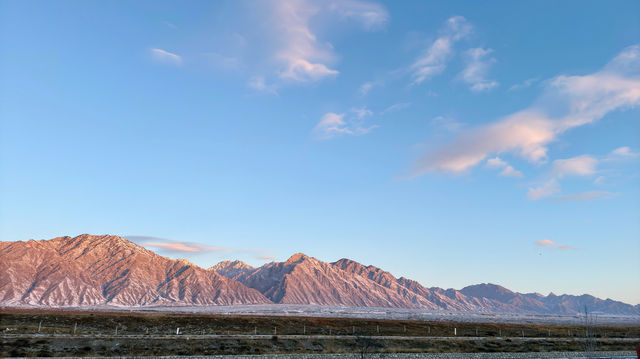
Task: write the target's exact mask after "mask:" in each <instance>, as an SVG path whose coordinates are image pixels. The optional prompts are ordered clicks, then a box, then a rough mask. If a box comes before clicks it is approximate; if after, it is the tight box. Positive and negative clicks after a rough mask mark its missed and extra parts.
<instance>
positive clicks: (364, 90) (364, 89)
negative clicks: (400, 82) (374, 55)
mask: <svg viewBox="0 0 640 359" xmlns="http://www.w3.org/2000/svg"><path fill="white" fill-rule="evenodd" d="M380 84H381V83H380V82H379V81H367V82H365V83H363V84H362V85H360V87H359V88H358V95H360V96H366V95H367V94H368V93H369V91H371V90H372V89H373V88H374V87H376V86H380Z"/></svg>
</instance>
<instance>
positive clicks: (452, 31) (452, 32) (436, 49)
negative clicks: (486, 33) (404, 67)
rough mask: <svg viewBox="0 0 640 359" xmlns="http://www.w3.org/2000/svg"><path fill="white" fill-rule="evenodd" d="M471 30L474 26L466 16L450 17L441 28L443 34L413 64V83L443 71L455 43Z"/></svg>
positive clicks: (420, 81)
mask: <svg viewBox="0 0 640 359" xmlns="http://www.w3.org/2000/svg"><path fill="white" fill-rule="evenodd" d="M471 31H472V26H471V24H469V22H467V19H465V18H464V17H462V16H454V17H451V18H449V19H448V20H447V22H446V24H445V26H444V28H443V29H442V30H441V36H440V37H438V38H437V39H436V40H435V41H434V42H433V43H432V44H431V46H429V48H428V49H426V50H425V51H424V52H423V53H422V55H420V56H419V57H418V58H417V59H416V60H415V61H414V63H413V64H412V65H411V67H410V71H411V72H412V75H411V76H412V78H413V84H420V83H422V82H423V81H425V80H427V79H429V78H431V77H433V76H435V75H437V74H440V73H441V72H443V71H444V69H445V68H446V66H447V65H446V64H447V61H448V60H449V58H450V57H451V54H452V52H453V45H454V44H455V43H456V42H458V41H459V40H461V39H463V38H465V37H466V36H468V35H469V34H470V33H471Z"/></svg>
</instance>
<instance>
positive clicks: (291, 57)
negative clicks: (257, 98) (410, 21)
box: [269, 0, 388, 82]
mask: <svg viewBox="0 0 640 359" xmlns="http://www.w3.org/2000/svg"><path fill="white" fill-rule="evenodd" d="M269 9H270V11H271V24H272V25H273V26H272V27H273V31H274V36H273V37H274V38H276V39H277V40H278V45H277V47H278V50H277V51H276V54H275V59H276V61H278V62H279V63H280V69H279V77H280V78H281V79H283V80H288V81H294V82H314V81H319V80H322V79H324V78H327V77H333V76H336V75H338V74H339V71H338V70H336V69H334V68H332V67H333V66H332V64H333V63H335V59H336V56H335V54H334V51H333V46H332V45H331V44H330V43H328V42H321V41H319V40H318V39H317V36H316V34H315V33H314V32H313V31H312V30H311V26H310V23H311V19H312V18H314V17H315V16H317V15H318V14H320V13H323V12H326V13H335V14H338V15H339V16H341V17H343V18H347V19H354V20H356V21H358V22H360V23H362V24H363V26H364V27H365V28H366V29H368V30H373V29H377V28H379V27H382V26H384V24H385V23H386V22H387V20H388V13H387V12H386V10H385V9H384V7H382V6H381V5H379V4H375V3H369V2H364V1H358V0H346V1H335V2H311V1H308V0H274V1H271V2H270V6H269Z"/></svg>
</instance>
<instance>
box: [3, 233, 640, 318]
mask: <svg viewBox="0 0 640 359" xmlns="http://www.w3.org/2000/svg"><path fill="white" fill-rule="evenodd" d="M238 304H298V305H319V306H346V307H390V308H416V309H425V310H448V311H463V312H490V313H521V314H559V315H574V314H577V313H580V312H581V311H583V310H584V308H585V306H586V307H587V308H588V309H589V311H591V312H597V313H603V314H609V315H633V316H637V315H640V306H632V305H630V304H625V303H622V302H619V301H614V300H611V299H606V300H603V299H599V298H596V297H593V296H591V295H587V294H584V295H581V296H574V295H559V296H558V295H554V294H549V295H548V296H544V295H541V294H538V293H528V294H522V293H517V292H513V291H510V290H508V289H506V288H504V287H501V286H499V285H495V284H478V285H471V286H468V287H465V288H462V289H460V290H456V289H442V288H437V287H431V288H428V287H425V286H423V285H421V284H420V283H418V282H416V281H413V280H410V279H407V278H404V277H400V278H396V277H394V276H393V275H392V274H391V273H389V272H386V271H384V270H382V269H380V268H377V267H374V266H371V265H369V266H365V265H362V264H360V263H358V262H355V261H353V260H350V259H346V258H345V259H341V260H339V261H336V262H332V263H327V262H323V261H320V260H318V259H316V258H313V257H310V256H307V255H305V254H302V253H297V254H294V255H293V256H291V257H290V258H289V259H288V260H287V261H285V262H271V263H267V264H265V265H263V266H261V267H257V268H255V267H252V266H250V265H248V264H245V263H243V262H240V261H224V262H220V263H218V264H216V265H214V266H213V267H210V268H207V269H205V268H201V267H199V266H197V265H195V264H193V263H191V262H189V261H187V260H184V259H177V260H174V259H170V258H167V257H163V256H160V255H158V254H156V253H154V252H152V251H150V250H147V249H145V248H143V247H141V246H139V245H137V244H135V243H133V242H131V241H129V240H127V239H125V238H122V237H118V236H109V235H100V236H95V235H88V234H83V235H80V236H77V237H58V238H54V239H51V240H39V241H35V240H29V241H26V242H23V241H17V242H0V305H1V306H6V307H11V306H24V305H33V306H46V307H82V306H105V305H112V306H124V307H140V306H214V305H238Z"/></svg>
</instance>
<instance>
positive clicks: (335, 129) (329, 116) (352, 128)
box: [313, 109, 378, 140]
mask: <svg viewBox="0 0 640 359" xmlns="http://www.w3.org/2000/svg"><path fill="white" fill-rule="evenodd" d="M352 113H353V114H352V115H350V116H347V114H345V113H333V112H328V113H326V114H325V115H324V116H322V119H321V120H320V122H318V124H317V125H316V126H315V127H314V129H313V132H314V134H315V137H316V138H317V139H320V140H327V139H331V138H334V137H338V136H341V135H354V136H360V135H364V134H367V133H369V132H370V131H371V130H373V129H374V128H376V127H378V126H376V125H371V126H368V127H367V126H365V124H364V118H365V117H367V116H370V115H371V114H372V112H371V111H369V110H366V109H352Z"/></svg>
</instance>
